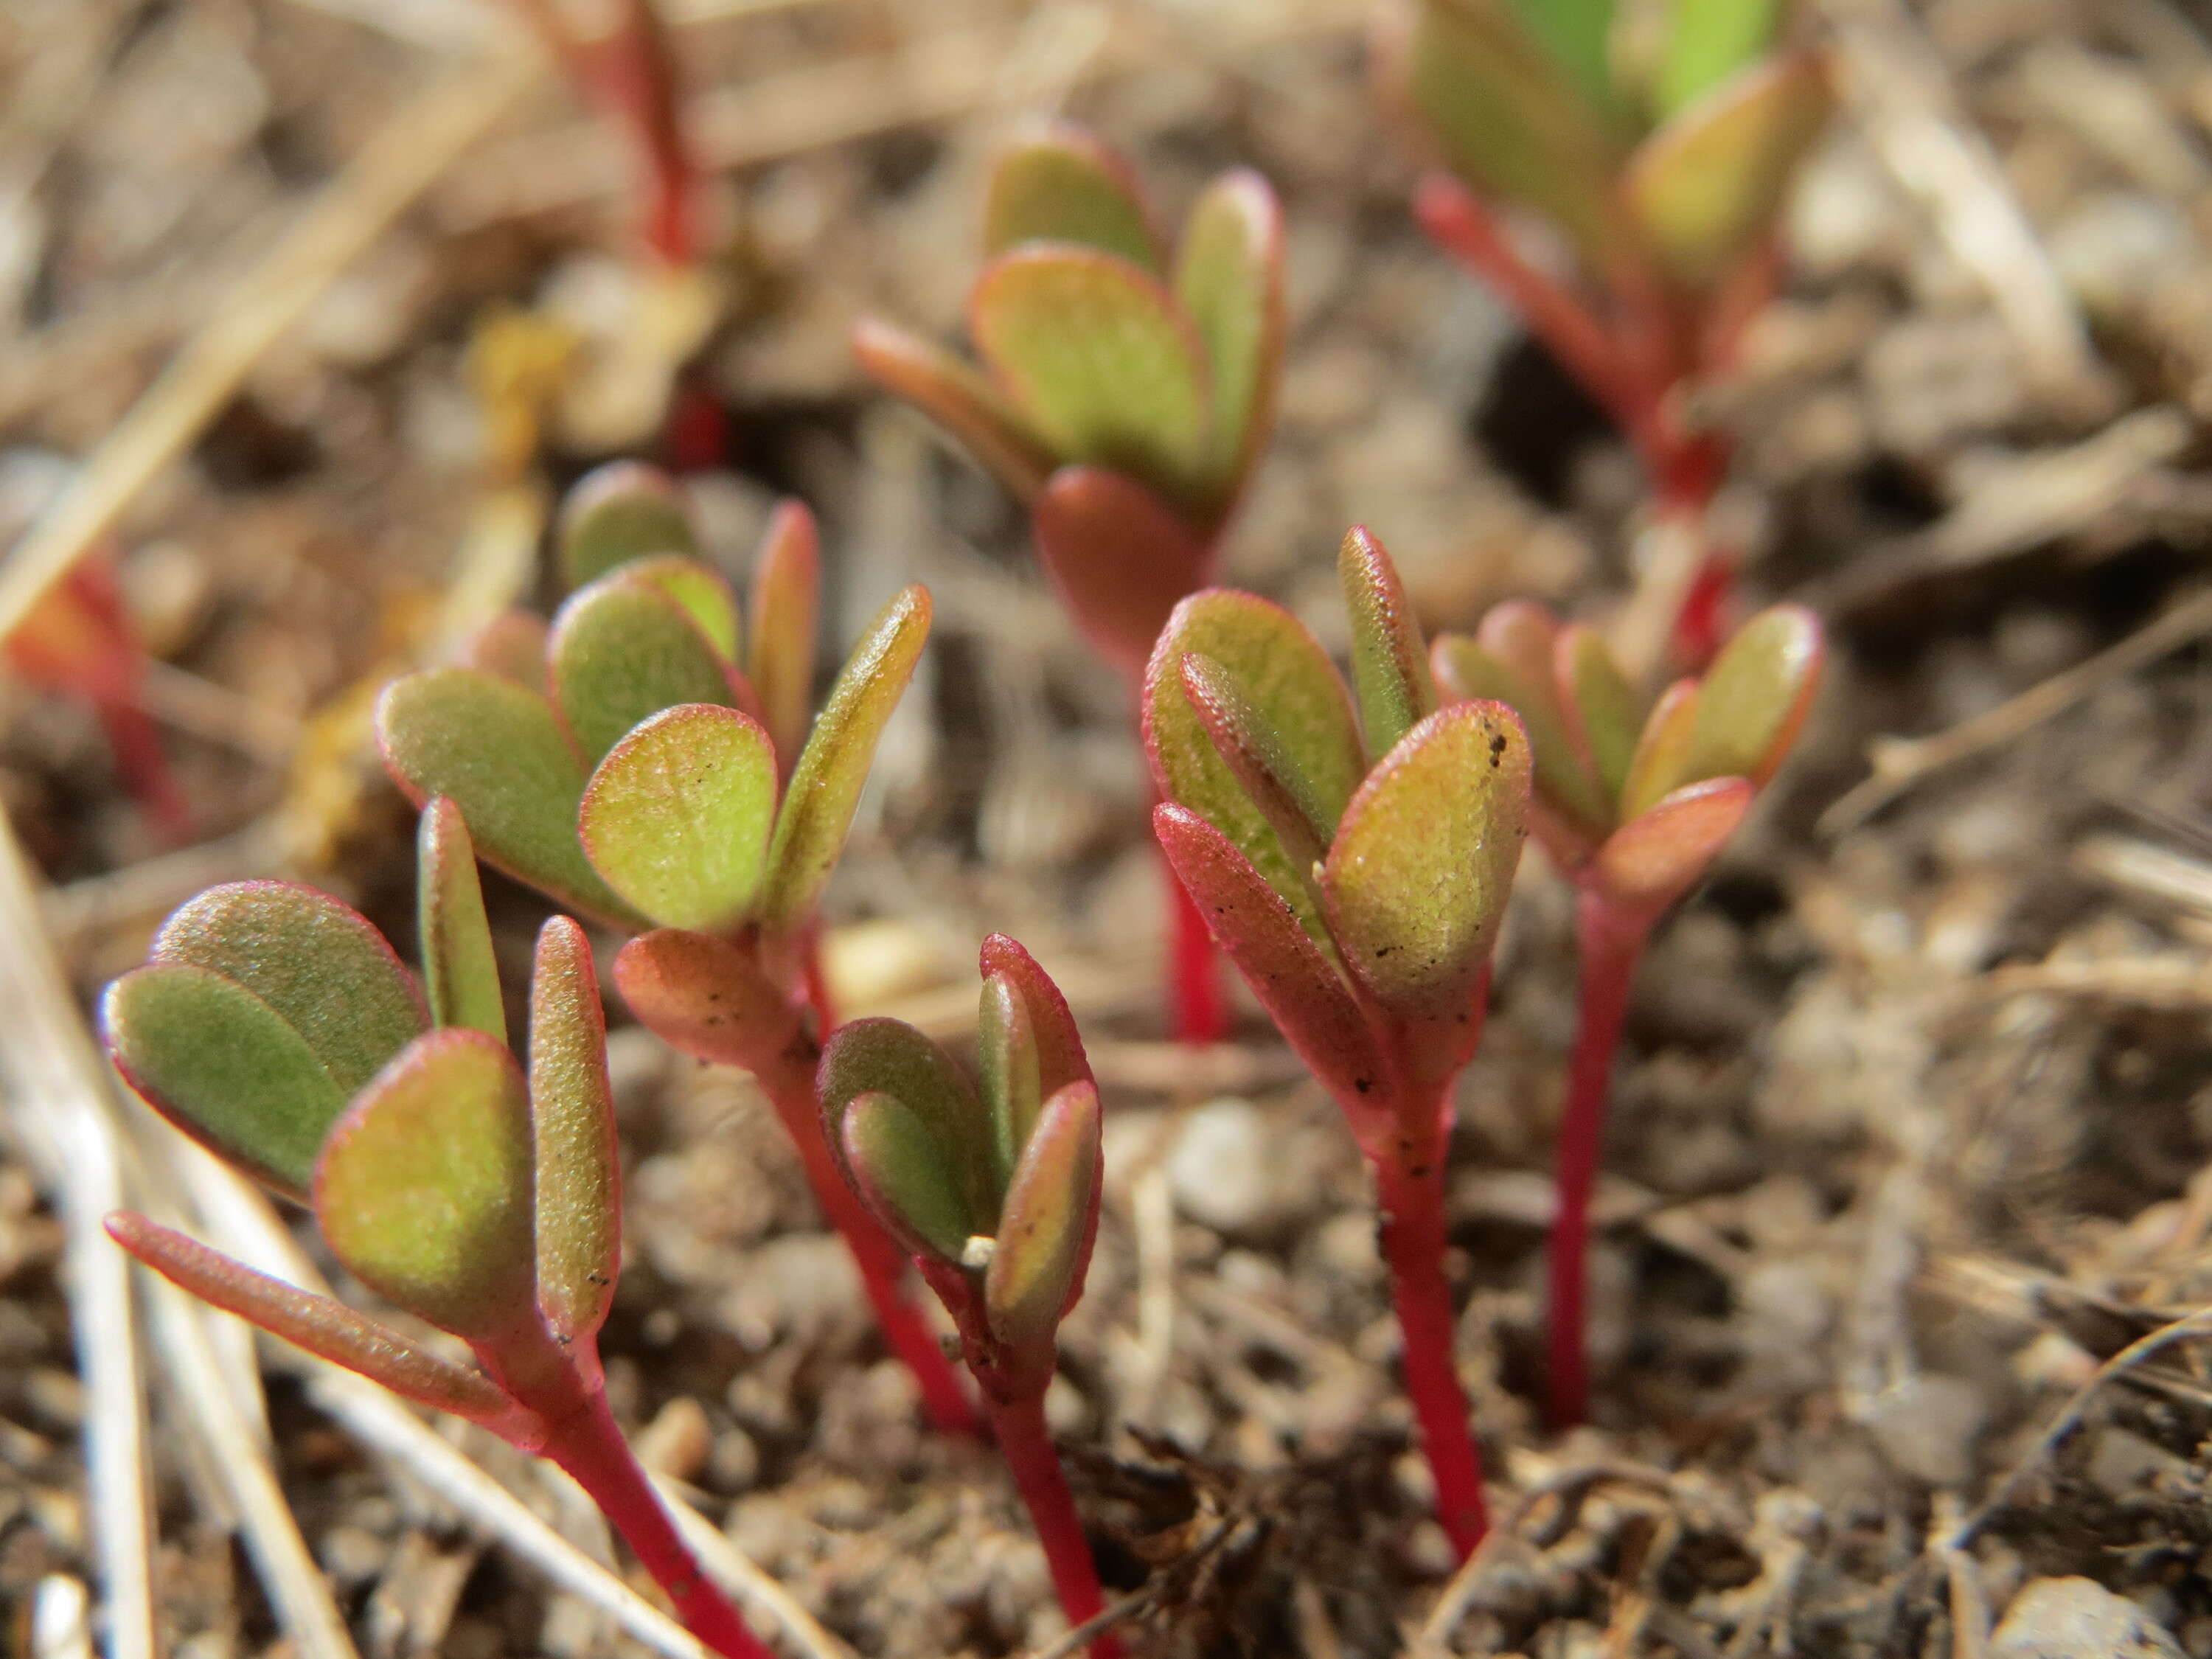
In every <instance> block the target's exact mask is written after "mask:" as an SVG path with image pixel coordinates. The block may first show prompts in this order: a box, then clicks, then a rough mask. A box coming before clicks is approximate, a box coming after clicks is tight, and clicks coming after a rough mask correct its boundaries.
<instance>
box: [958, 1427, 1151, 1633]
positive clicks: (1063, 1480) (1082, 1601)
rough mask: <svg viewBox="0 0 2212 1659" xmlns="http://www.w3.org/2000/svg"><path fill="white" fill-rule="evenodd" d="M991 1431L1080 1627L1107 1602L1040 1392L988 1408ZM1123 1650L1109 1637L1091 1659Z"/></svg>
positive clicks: (1063, 1604)
mask: <svg viewBox="0 0 2212 1659" xmlns="http://www.w3.org/2000/svg"><path fill="white" fill-rule="evenodd" d="M989 1410H990V1413H991V1431H992V1432H993V1433H994V1435H995V1436H997V1437H998V1442H999V1450H1000V1452H1001V1453H1002V1454H1003V1455H1005V1457H1006V1467H1007V1468H1009V1469H1010V1470H1012V1472H1013V1477H1014V1485H1015V1486H1016V1487H1017V1488H1018V1490H1019V1491H1020V1492H1021V1495H1022V1502H1023V1504H1024V1505H1026V1506H1027V1508H1028V1510H1029V1512H1030V1524H1031V1525H1032V1526H1034V1527H1035V1528H1036V1534H1037V1541H1038V1542H1039V1543H1041V1544H1042V1545H1043V1546H1044V1559H1045V1565H1047V1566H1048V1567H1049V1568H1050V1569H1051V1570H1052V1586H1053V1589H1054V1590H1055V1591H1056V1592H1058V1594H1059V1596H1060V1611H1061V1612H1062V1613H1066V1615H1067V1622H1068V1624H1069V1625H1070V1626H1077V1625H1080V1624H1082V1623H1083V1622H1084V1621H1085V1620H1090V1619H1095V1618H1097V1616H1098V1614H1099V1613H1102V1612H1103V1611H1104V1609H1105V1606H1106V1598H1105V1595H1104V1592H1103V1591H1102V1590H1101V1589H1099V1588H1098V1570H1097V1567H1096V1566H1095V1565H1092V1563H1091V1541H1090V1540H1089V1539H1087V1538H1085V1536H1084V1535H1083V1521H1082V1518H1081V1517H1080V1516H1078V1515H1077V1514H1076V1512H1075V1498H1074V1497H1073V1494H1072V1493H1070V1492H1069V1491H1068V1490H1067V1476H1066V1474H1064V1473H1063V1472H1062V1471H1061V1469H1060V1453H1059V1452H1058V1451H1057V1450H1056V1449H1054V1446H1053V1443H1052V1434H1051V1431H1049V1430H1048V1429H1047V1428H1046V1427H1045V1422H1044V1395H1043V1394H1042V1391H1040V1392H1038V1393H1036V1394H1032V1395H1024V1396H1023V1397H1022V1398H1020V1399H1018V1400H1013V1401H1002V1400H993V1401H990V1402H989ZM1091 1659H1121V1644H1120V1643H1119V1642H1117V1641H1116V1640H1115V1638H1113V1637H1111V1636H1101V1637H1099V1638H1097V1639H1095V1640H1094V1641H1093V1642H1092V1643H1091Z"/></svg>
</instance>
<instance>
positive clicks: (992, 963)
mask: <svg viewBox="0 0 2212 1659" xmlns="http://www.w3.org/2000/svg"><path fill="white" fill-rule="evenodd" d="M982 971H983V992H982V999H981V1008H980V1012H979V1017H978V1024H977V1033H978V1035H977V1042H976V1047H977V1049H978V1053H979V1060H980V1064H979V1067H978V1070H979V1073H980V1075H979V1076H978V1078H977V1080H976V1082H975V1084H971V1083H970V1082H969V1079H968V1078H967V1077H966V1076H965V1075H964V1074H963V1073H962V1072H961V1070H960V1068H959V1067H958V1066H956V1065H955V1064H954V1063H953V1062H952V1060H951V1059H950V1058H949V1057H947V1055H946V1054H945V1052H944V1050H942V1049H941V1048H938V1046H937V1045H936V1044H935V1043H933V1042H931V1041H930V1040H929V1039H928V1038H927V1037H926V1036H923V1035H922V1034H921V1032H919V1031H917V1030H915V1029H914V1028H913V1027H912V1026H910V1025H907V1024H902V1023H901V1022H899V1021H897V1020H895V1019H860V1020H854V1022H853V1023H852V1024H849V1025H846V1026H843V1027H841V1028H840V1029H839V1030H838V1031H837V1032H836V1035H834V1036H831V1038H830V1039H829V1043H828V1045H827V1046H826V1047H825V1048H824V1049H823V1055H822V1065H821V1070H820V1073H819V1077H818V1079H817V1088H818V1091H819V1095H820V1100H821V1110H822V1115H823V1125H824V1127H825V1130H826V1133H827V1135H828V1139H829V1143H830V1145H831V1146H834V1147H835V1148H836V1152H837V1157H838V1159H839V1161H840V1163H841V1164H842V1167H843V1170H844V1172H845V1175H846V1176H847V1178H848V1180H849V1181H850V1182H851V1183H852V1186H853V1189H854V1192H856V1193H857V1194H859V1195H860V1199H861V1200H862V1201H863V1202H864V1203H866V1205H867V1206H868V1208H869V1210H870V1211H871V1212H872V1213H873V1214H874V1215H875V1216H876V1217H877V1218H878V1220H880V1221H881V1222H882V1223H883V1225H884V1228H885V1229H886V1230H887V1231H889V1232H890V1234H891V1236H892V1237H894V1238H896V1239H897V1240H898V1242H899V1243H900V1244H901V1246H902V1248H904V1249H907V1250H908V1251H909V1252H911V1253H912V1255H913V1257H914V1261H915V1266H916V1267H919V1268H920V1269H921V1273H922V1276H923V1277H924V1278H926V1279H927V1280H928V1281H929V1283H930V1285H931V1287H932V1288H933V1289H934V1290H935V1291H936V1292H937V1294H938V1296H939V1298H940V1299H942V1301H943V1302H944V1304H945V1310H946V1311H947V1312H948V1313H950V1314H951V1316H952V1318H953V1322H954V1323H955V1324H956V1325H957V1327H958V1328H959V1331H960V1346H961V1352H962V1356H963V1358H965V1359H966V1361H967V1364H968V1368H969V1370H970V1371H971V1372H973V1373H974V1375H975V1380H976V1382H977V1383H979V1384H980V1385H981V1389H982V1392H983V1398H984V1400H985V1401H986V1402H987V1407H988V1409H989V1413H990V1418H991V1426H992V1430H993V1432H994V1435H995V1436H996V1437H997V1439H998V1443H999V1448H1000V1451H1002V1452H1003V1453H1004V1454H1005V1455H1006V1462H1007V1465H1008V1467H1009V1468H1011V1469H1012V1472H1013V1474H1014V1478H1015V1481H1016V1483H1017V1485H1018V1486H1019V1487H1020V1489H1021V1493H1022V1499H1023V1502H1024V1504H1027V1506H1028V1508H1029V1510H1030V1518H1031V1520H1032V1521H1033V1522H1035V1524H1036V1529H1037V1535H1038V1537H1039V1539H1040V1541H1042V1544H1043V1545H1044V1550H1045V1558H1046V1560H1047V1562H1048V1565H1050V1567H1051V1570H1052V1576H1053V1583H1054V1587H1055V1588H1056V1589H1057V1590H1058V1591H1059V1594H1060V1606H1061V1607H1062V1609H1063V1610H1064V1611H1065V1612H1066V1614H1067V1618H1068V1621H1069V1623H1070V1624H1073V1625H1080V1624H1082V1623H1083V1622H1084V1621H1085V1620H1088V1619H1090V1618H1091V1617H1093V1616H1094V1615H1096V1614H1097V1613H1098V1611H1099V1609H1100V1606H1101V1598H1100V1594H1099V1588H1098V1577H1097V1571H1096V1569H1095V1568H1094V1567H1093V1565H1092V1564H1091V1551H1090V1547H1089V1545H1088V1544H1087V1543H1086V1542H1085V1540H1084V1536H1083V1528H1082V1524H1081V1522H1080V1521H1079V1519H1078V1517H1077V1516H1076V1512H1075V1505H1074V1501H1073V1498H1071V1497H1070V1496H1069V1493H1068V1490H1067V1481H1066V1477H1065V1475H1064V1474H1062V1473H1061V1470H1060V1459H1059V1456H1058V1455H1057V1454H1056V1453H1055V1452H1054V1449H1053V1445H1052V1439H1051V1437H1050V1435H1049V1434H1048V1431H1047V1430H1046V1427H1045V1419H1044V1395H1045V1389H1046V1386H1047V1385H1048V1383H1050V1382H1051V1381H1052V1375H1053V1369H1054V1332H1055V1331H1056V1330H1057V1329H1058V1328H1059V1325H1060V1320H1061V1319H1062V1318H1063V1317H1065V1316H1066V1313H1067V1311H1068V1310H1069V1309H1071V1308H1072V1307H1073V1306H1074V1305H1075V1303H1076V1300H1077V1298H1078V1297H1080V1296H1081V1295H1082V1294H1083V1278H1084V1273H1085V1269H1086V1268H1087V1267H1089V1266H1090V1262H1091V1243H1092V1241H1093V1240H1094V1239H1095V1237H1097V1231H1098V1201H1099V1193H1100V1154H1099V1116H1098V1089H1097V1084H1096V1083H1095V1082H1094V1081H1093V1079H1092V1078H1091V1067H1090V1064H1089V1062H1088V1061H1087V1060H1085V1057H1084V1053H1083V1039H1082V1037H1081V1036H1080V1035H1079V1033H1078V1031H1077V1030H1076V1028H1075V1021H1074V1018H1073V1016H1071V1015H1070V1014H1069V1012H1068V1011H1067V1003H1066V1000H1065V999H1064V998H1062V997H1061V995H1060V989H1059V987H1057V986H1055V985H1054V983H1053V982H1052V981H1051V980H1050V979H1049V978H1048V977H1047V976H1046V975H1045V973H1044V970H1043V969H1041V968H1039V967H1038V966H1037V964H1036V962H1035V960H1034V959H1032V958H1031V957H1030V954H1029V952H1028V951H1024V950H1023V949H1022V947H1021V946H1020V945H1017V944H1016V943H1014V941H1013V940H1012V939H1008V938H1006V936H1005V935H1003V934H994V935H993V936H992V937H991V938H990V939H987V940H986V941H984V945H983V951H982ZM1091 1648H1092V1651H1093V1653H1094V1654H1097V1656H1099V1659H1112V1656H1113V1654H1114V1652H1115V1644H1113V1643H1112V1642H1111V1641H1110V1640H1109V1639H1101V1640H1099V1641H1097V1642H1095V1643H1093V1644H1091Z"/></svg>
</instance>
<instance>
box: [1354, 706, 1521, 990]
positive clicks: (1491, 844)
mask: <svg viewBox="0 0 2212 1659" xmlns="http://www.w3.org/2000/svg"><path fill="white" fill-rule="evenodd" d="M1528 780H1529V757H1528V737H1527V734H1526V733H1525V732H1523V731H1522V726H1521V722H1520V721H1519V720H1517V719H1516V718H1515V716H1514V714H1513V712H1512V711H1511V710H1510V709H1509V708H1505V707H1504V705H1502V704H1499V703H1494V702H1462V703H1457V704H1455V705H1454V706H1453V707H1451V708H1447V709H1444V710H1443V711H1442V712H1441V713H1439V714H1431V715H1430V716H1429V717H1428V718H1427V719H1426V720H1423V721H1422V722H1421V723H1420V724H1419V726H1415V727H1414V728H1413V730H1412V731H1411V732H1407V734H1406V736H1405V737H1404V738H1403V739H1402V740H1401V741H1400V743H1399V744H1398V746H1397V747H1396V748H1395V749H1393V750H1391V751H1390V752H1389V754H1388V755H1386V756H1384V757H1383V761H1382V763H1381V764H1379V765H1378V766H1376V769H1375V770H1374V771H1373V772H1372V773H1370V775H1368V778H1367V781H1366V782H1365V783H1364V784H1362V785H1361V786H1360V787H1359V793H1358V794H1356V795H1354V796H1353V797H1352V804H1351V805H1349V806H1347V807H1346V808H1345V811H1344V823H1343V825H1342V827H1341V828H1340V829H1338V831H1337V833H1336V841H1335V843H1334V845H1333V846H1332V847H1330V848H1329V851H1328V863H1327V864H1326V865H1325V866H1323V872H1322V885H1323V887H1324V889H1325V890H1326V891H1327V894H1328V919H1329V929H1330V931H1331V932H1332V933H1334V935H1335V936H1336V942H1337V948H1338V949H1339V950H1340V951H1342V952H1343V954H1344V959H1345V963H1346V966H1348V967H1349V968H1351V969H1352V971H1353V972H1354V973H1356V974H1358V976H1359V977H1360V979H1361V980H1362V981H1364V982H1365V984H1366V986H1367V987H1368V989H1369V990H1370V991H1371V992H1373V993H1374V994H1375V998H1376V1000H1377V1001H1378V1002H1380V1003H1382V1005H1383V1006H1384V1007H1386V1008H1388V1009H1389V1010H1390V1011H1391V1012H1393V1013H1395V1014H1398V1015H1401V1016H1402V1017H1404V1018H1413V1019H1426V1020H1438V1021H1442V1020H1453V1019H1458V1020H1465V1019H1467V1018H1469V1017H1470V1012H1469V1011H1470V1009H1471V1007H1472V1004H1473V998H1474V989H1475V986H1476V983H1477V981H1479V980H1480V977H1481V975H1482V969H1483V966H1484V964H1485V963H1486V962H1488V960H1489V958H1490V947H1491V945H1492V942H1493V941H1494V940H1495V939H1496V938H1497V935H1498V921H1499V920H1500V919H1501V918H1502V917H1503V916H1504V914H1505V899H1506V895H1507V894H1508V893H1509V892H1510V890H1511V889H1512V885H1513V872H1514V870H1515V869H1516V866H1518V865H1519V863H1520V861H1521V843H1522V839H1523V837H1524V836H1525V835H1526V833H1527V828H1528Z"/></svg>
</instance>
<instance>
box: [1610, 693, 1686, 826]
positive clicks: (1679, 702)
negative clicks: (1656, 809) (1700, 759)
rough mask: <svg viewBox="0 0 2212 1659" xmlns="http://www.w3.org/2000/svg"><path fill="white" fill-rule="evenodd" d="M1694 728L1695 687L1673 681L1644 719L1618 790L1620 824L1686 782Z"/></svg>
mask: <svg viewBox="0 0 2212 1659" xmlns="http://www.w3.org/2000/svg"><path fill="white" fill-rule="evenodd" d="M1697 727H1698V683H1697V682H1696V681H1695V680H1677V681H1675V682H1674V684H1672V685H1670V686H1668V688H1667V690H1665V691H1664V692H1663V693H1662V695H1661V696H1660V698H1659V701H1658V702H1656V703H1655V704H1653V705H1652V708H1651V712H1650V714H1648V715H1646V716H1645V717H1644V735H1643V736H1642V737H1640V738H1638V739H1637V740H1636V753H1635V755H1634V756H1633V757H1632V758H1631V759H1630V761H1629V763H1628V776H1627V778H1626V781H1624V782H1623V783H1622V784H1621V786H1620V816H1621V818H1622V821H1623V822H1626V820H1628V819H1630V818H1632V817H1635V816H1636V815H1637V814H1638V813H1639V812H1642V811H1644V810H1645V809H1646V808H1648V807H1650V806H1651V805H1655V804H1656V802H1657V801H1658V800H1659V799H1660V798H1661V797H1662V796H1664V795H1668V794H1671V793H1673V792H1674V790H1676V789H1678V788H1680V787H1681V786H1682V785H1683V784H1685V783H1686V782H1687V781H1689V761H1690V742H1691V738H1692V736H1693V734H1694V733H1695V732H1696V731H1697Z"/></svg>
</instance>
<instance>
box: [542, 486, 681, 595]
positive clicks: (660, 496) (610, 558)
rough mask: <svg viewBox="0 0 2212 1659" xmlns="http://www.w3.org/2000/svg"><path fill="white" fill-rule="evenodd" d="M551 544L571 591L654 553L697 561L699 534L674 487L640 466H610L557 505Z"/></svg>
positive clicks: (677, 490) (678, 490)
mask: <svg viewBox="0 0 2212 1659" xmlns="http://www.w3.org/2000/svg"><path fill="white" fill-rule="evenodd" d="M554 539H555V541H556V543H557V544H558V545H559V548H560V559H561V577H562V581H563V582H565V583H566V584H567V585H568V586H569V587H571V588H578V587H582V586H585V585H586V584H587V583H590V582H594V581H597V580H599V578H600V577H602V576H604V575H605V574H607V573H608V572H609V571H611V570H612V569H615V568H617V566H620V565H623V564H627V563H628V562H629V561H630V560H632V559H641V558H645V557H647V556H650V555H652V554H656V553H682V554H686V555H691V556H696V554H697V553H698V551H699V532H698V531H697V530H696V528H694V526H693V525H692V523H691V510H690V507H689V505H688V504H687V503H686V502H685V501H684V492H683V490H682V489H680V488H679V487H678V485H677V483H676V481H675V480H674V479H672V478H671V477H669V476H668V475H667V474H666V473H665V472H663V471H660V469H659V468H658V467H653V466H647V465H646V464H645V463H644V462H642V461H609V462H608V463H607V464H606V465H604V466H598V467H594V468H592V471H589V472H587V473H586V474H585V475H584V476H583V477H581V478H580V479H579V480H578V481H577V482H576V483H575V485H574V488H573V489H570V490H569V491H568V495H567V497H566V498H565V499H564V500H563V501H562V503H561V517H560V521H559V523H558V524H557V525H556V526H555V530H554Z"/></svg>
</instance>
